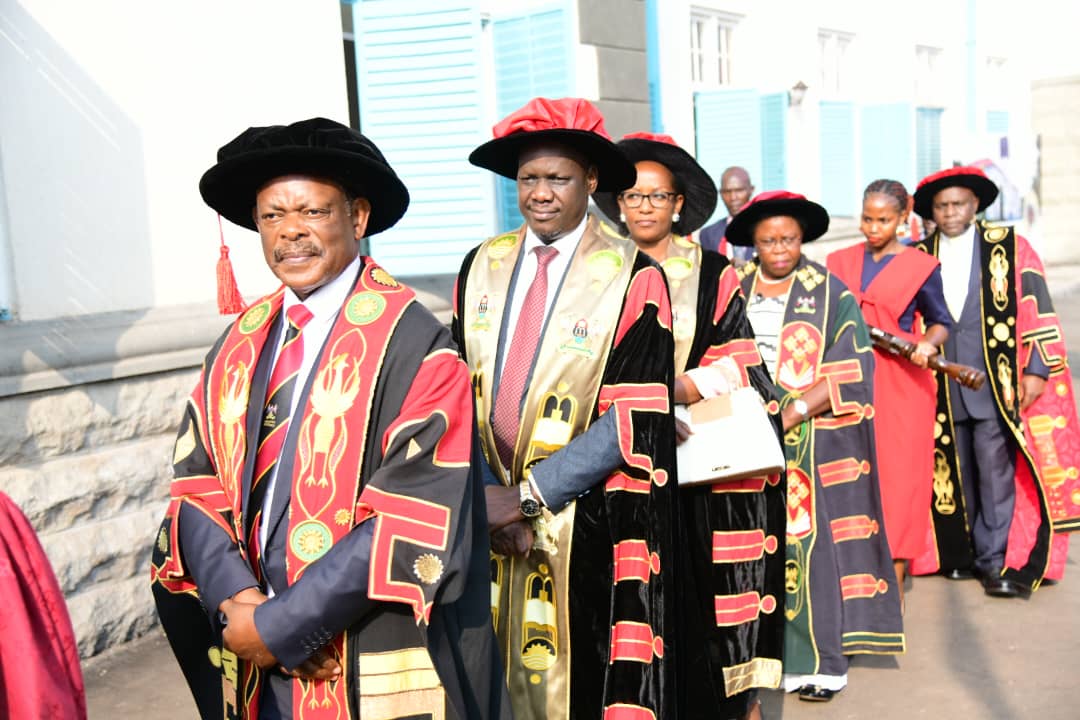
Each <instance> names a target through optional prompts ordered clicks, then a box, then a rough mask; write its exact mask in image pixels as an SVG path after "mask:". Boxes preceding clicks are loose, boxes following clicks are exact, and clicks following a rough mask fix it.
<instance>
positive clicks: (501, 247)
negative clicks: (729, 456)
mask: <svg viewBox="0 0 1080 720" xmlns="http://www.w3.org/2000/svg"><path fill="white" fill-rule="evenodd" d="M524 239H525V229H524V227H522V228H519V229H518V231H517V232H513V233H506V234H504V235H499V236H497V237H494V238H491V239H489V240H487V241H486V242H484V243H483V244H482V245H481V246H480V248H479V249H478V250H477V252H476V255H475V257H474V258H473V262H472V266H471V267H470V268H469V271H468V278H467V281H466V286H465V297H464V302H463V317H462V319H461V320H462V327H463V328H464V336H465V349H466V353H467V356H468V361H469V371H470V372H471V373H472V378H473V387H474V388H475V391H476V406H477V413H476V414H477V422H478V424H479V430H480V438H481V444H482V446H483V449H484V454H485V456H486V457H487V460H488V463H489V464H490V465H491V467H492V469H493V470H494V471H495V473H496V474H497V475H498V476H499V477H500V479H501V480H502V482H503V483H505V484H506V485H514V484H516V483H518V482H520V481H521V480H522V478H523V473H524V469H525V468H527V467H530V466H532V465H534V464H536V463H538V462H540V461H541V460H543V459H544V458H546V457H548V456H549V455H551V454H552V453H554V452H555V451H556V450H558V449H559V448H561V447H563V446H564V445H566V444H567V443H569V442H570V440H571V439H572V438H574V437H576V436H577V435H579V434H581V433H582V432H584V431H585V430H586V429H587V428H588V426H589V423H590V422H591V420H592V415H593V408H594V407H595V406H596V400H597V395H598V394H599V391H600V384H601V381H602V379H603V373H604V368H605V367H606V365H607V360H608V355H609V353H610V351H611V347H612V344H613V340H614V337H615V331H616V328H617V326H618V322H619V317H620V315H621V312H622V306H623V300H624V297H625V295H626V290H627V287H628V285H629V283H630V278H631V271H632V269H633V266H634V259H635V256H636V253H637V248H636V247H635V246H634V244H633V243H632V242H631V241H629V240H626V239H624V238H621V237H619V236H617V235H615V234H614V233H611V232H607V231H605V230H604V229H602V228H601V226H600V224H599V223H598V222H597V221H596V219H595V218H593V217H590V218H589V221H588V225H587V227H586V229H585V233H584V235H583V236H582V238H581V240H580V242H579V243H578V246H577V250H576V251H575V253H574V257H573V258H572V259H571V261H570V267H569V269H568V271H567V273H566V276H565V279H564V280H563V282H562V287H561V288H560V289H559V294H558V296H557V297H556V299H555V302H554V305H553V307H552V309H551V312H550V313H549V314H548V320H547V324H546V327H545V329H544V334H543V337H542V338H541V340H540V346H539V350H538V352H537V358H536V363H535V367H534V369H533V374H532V377H531V378H530V381H529V385H528V390H527V392H526V398H525V404H524V407H523V409H522V413H521V418H522V421H521V427H520V428H519V430H518V436H517V441H516V443H515V446H514V458H513V462H512V463H511V467H510V468H506V467H504V466H503V465H502V462H501V460H500V459H499V454H498V452H496V449H495V436H494V434H493V432H492V428H491V426H490V423H489V422H488V420H489V418H490V417H491V414H492V410H493V408H494V402H493V395H492V389H493V386H494V382H493V377H492V374H493V372H494V368H495V362H496V358H497V353H498V350H499V344H500V339H501V338H500V329H501V327H502V321H503V314H504V312H505V310H506V308H507V306H508V305H509V301H510V298H511V288H510V281H511V278H512V277H513V272H514V267H515V265H516V264H517V262H518V259H519V257H520V255H521V249H522V247H523V245H524ZM529 282H531V278H523V277H522V278H518V287H519V289H521V290H522V291H523V290H524V287H523V286H522V283H525V284H526V285H527V283H529ZM574 510H575V504H574V503H571V504H570V505H568V506H567V507H566V508H564V509H563V510H562V511H561V512H559V513H558V514H553V513H551V512H549V511H548V510H547V509H545V510H544V513H543V516H542V517H541V518H538V521H537V522H536V523H534V526H535V529H536V544H535V545H534V546H533V550H532V552H530V553H529V555H528V556H527V557H525V558H519V557H504V556H501V555H496V554H492V607H491V611H492V618H493V622H494V624H495V630H496V634H497V636H498V638H499V643H500V646H501V647H502V651H503V658H504V662H505V666H506V667H505V669H506V674H507V681H508V685H509V687H510V694H511V698H512V700H513V707H514V713H515V716H516V717H517V718H518V719H519V720H523V719H525V720H527V719H528V718H547V717H567V716H568V715H569V699H570V670H571V668H570V647H569V640H570V626H569V603H568V601H567V592H568V590H569V587H568V585H569V583H568V580H569V574H570V552H571V547H570V544H571V539H572V537H573V524H574Z"/></svg>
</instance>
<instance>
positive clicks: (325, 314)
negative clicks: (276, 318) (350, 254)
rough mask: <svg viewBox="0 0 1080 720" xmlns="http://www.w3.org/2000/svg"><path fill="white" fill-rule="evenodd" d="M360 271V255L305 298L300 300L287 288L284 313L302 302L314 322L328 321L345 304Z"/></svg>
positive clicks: (335, 315)
mask: <svg viewBox="0 0 1080 720" xmlns="http://www.w3.org/2000/svg"><path fill="white" fill-rule="evenodd" d="M359 271H360V256H359V255H358V256H356V257H355V258H353V261H352V262H351V263H349V264H348V265H347V266H346V267H345V269H344V270H342V271H341V273H339V274H338V276H337V277H336V278H334V279H333V280H331V281H330V282H328V283H326V284H325V285H323V286H322V287H320V288H319V289H317V290H316V291H315V292H313V293H311V294H310V295H308V296H307V298H306V299H305V300H300V298H298V297H297V296H296V293H294V292H293V291H292V289H286V291H285V305H284V307H283V308H282V314H284V313H285V312H288V310H289V308H291V307H292V306H293V305H300V304H302V305H303V306H304V307H306V308H307V309H308V310H309V311H310V312H311V315H312V318H311V319H312V321H313V322H326V321H328V320H330V319H332V318H334V317H337V314H338V311H339V310H341V306H342V305H344V304H345V298H347V297H348V296H349V291H350V290H352V286H353V283H354V282H355V281H356V274H357V273H358V272H359Z"/></svg>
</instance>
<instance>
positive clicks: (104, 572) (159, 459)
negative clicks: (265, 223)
mask: <svg viewBox="0 0 1080 720" xmlns="http://www.w3.org/2000/svg"><path fill="white" fill-rule="evenodd" d="M419 295H420V298H421V301H422V302H424V303H425V304H426V305H427V306H428V307H429V308H431V309H432V310H433V311H435V312H436V315H437V316H438V317H439V318H440V319H441V320H443V321H444V322H447V321H448V320H449V303H448V302H447V301H446V300H445V299H443V298H440V297H437V296H435V295H433V294H430V293H424V292H421V293H419ZM226 322H227V319H226V318H222V317H220V316H218V315H217V314H216V312H215V308H213V307H211V306H204V305H195V306H183V307H176V308H170V309H159V310H152V311H147V312H141V313H109V314H106V315H98V316H85V317H82V318H77V319H65V320H56V321H42V322H33V323H22V324H16V325H13V326H8V327H6V328H4V330H3V333H4V335H3V338H4V340H5V342H4V343H3V345H2V346H0V413H2V414H3V417H4V422H3V423H0V491H3V492H6V493H7V494H8V495H10V496H11V497H12V499H13V500H14V501H15V503H16V504H18V505H19V507H21V508H22V510H23V512H25V513H26V515H27V516H28V517H29V518H30V522H31V523H32V524H33V526H34V529H35V530H36V531H37V532H38V535H39V537H40V539H41V543H42V545H43V546H44V548H45V552H46V554H47V555H48V556H49V560H50V561H51V562H52V565H53V569H54V570H55V572H56V576H57V579H58V580H59V582H60V587H61V589H62V590H63V592H64V595H65V597H66V599H67V603H68V610H69V611H70V613H71V620H72V624H73V625H74V627H75V635H76V638H77V640H78V643H79V653H80V655H81V656H82V657H84V658H86V657H91V656H93V655H96V654H98V653H100V652H102V651H103V650H105V649H107V648H109V647H112V646H114V645H117V644H119V643H122V642H125V641H127V640H130V639H133V638H135V637H138V636H140V635H143V634H145V633H146V632H148V631H149V630H150V629H151V628H153V627H154V626H155V625H156V622H157V620H156V616H155V614H154V610H153V604H152V598H151V594H150V583H149V579H150V571H149V567H150V549H151V545H152V542H153V539H154V536H155V530H156V528H157V525H158V523H159V522H160V521H161V518H162V515H163V513H164V510H165V506H166V504H167V498H168V495H169V480H170V478H171V476H172V468H171V458H172V447H173V440H174V433H175V429H176V426H177V424H178V423H179V420H180V415H181V413H182V412H183V406H184V403H185V401H186V400H187V397H188V395H189V394H190V393H191V390H192V388H193V387H194V386H195V382H196V380H197V378H198V371H199V366H200V365H201V363H202V358H203V356H204V354H205V353H206V350H207V348H209V346H210V345H211V344H212V343H213V341H214V339H215V338H216V337H217V336H218V334H219V333H220V332H221V330H222V328H223V327H224V325H225V323H226Z"/></svg>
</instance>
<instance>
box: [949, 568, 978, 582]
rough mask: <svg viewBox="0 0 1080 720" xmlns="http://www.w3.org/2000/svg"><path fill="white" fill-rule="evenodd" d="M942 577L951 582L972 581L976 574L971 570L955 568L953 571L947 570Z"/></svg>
mask: <svg viewBox="0 0 1080 720" xmlns="http://www.w3.org/2000/svg"><path fill="white" fill-rule="evenodd" d="M942 575H944V576H945V577H947V578H948V579H949V580H970V579H971V578H973V577H975V573H973V572H972V571H971V569H970V568H953V569H952V570H946V571H945V572H943V573H942Z"/></svg>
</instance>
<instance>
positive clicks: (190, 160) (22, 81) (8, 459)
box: [0, 0, 348, 656]
mask: <svg viewBox="0 0 1080 720" xmlns="http://www.w3.org/2000/svg"><path fill="white" fill-rule="evenodd" d="M0 88H3V90H2V91H0V93H2V98H3V99H2V100H0V307H3V306H6V304H7V303H11V304H12V305H13V307H14V310H15V313H16V320H15V321H14V322H10V323H5V324H4V325H3V326H2V327H0V339H2V342H0V415H2V416H3V417H4V422H3V423H0V490H2V491H4V492H6V493H8V494H9V495H11V496H12V497H13V498H14V500H15V501H16V503H18V504H19V506H20V507H22V508H23V510H24V511H25V512H26V513H27V515H28V516H29V517H30V519H31V521H32V523H33V524H34V527H35V529H36V530H37V531H38V533H39V535H40V537H41V540H42V544H43V545H44V547H45V549H46V552H47V553H48V555H49V558H50V560H51V561H52V563H53V565H54V568H55V570H56V573H57V576H58V578H59V580H60V584H61V587H62V588H63V590H64V592H65V594H66V596H67V599H68V604H69V608H70V611H71V615H72V619H73V621H74V624H75V630H76V635H77V638H78V642H79V650H80V653H81V654H82V655H83V656H90V655H93V654H95V653H97V652H100V651H101V650H103V649H104V648H106V647H108V646H110V645H113V644H115V643H117V642H121V641H123V640H125V639H128V638H131V637H134V636H136V635H139V634H141V633H143V632H145V631H146V630H147V629H148V628H150V627H151V626H152V625H153V624H154V622H155V620H154V615H153V610H152V607H151V600H150V591H149V568H148V560H149V553H150V550H149V548H150V544H151V543H152V542H153V538H154V529H155V527H156V525H157V523H158V522H159V521H160V518H161V515H162V512H163V510H164V507H165V500H166V497H167V495H168V484H169V478H170V476H171V467H170V462H171V457H172V442H173V433H174V429H175V426H176V423H177V422H178V420H179V417H180V412H181V409H182V406H183V402H184V400H185V399H186V397H187V395H188V394H189V393H190V392H191V389H192V387H193V386H194V383H195V378H196V375H197V372H198V367H199V365H200V363H201V361H202V357H203V355H204V354H205V352H206V349H207V348H208V347H209V345H210V344H211V342H212V341H213V339H214V338H215V337H216V336H217V335H218V333H219V332H220V330H221V328H222V327H223V326H224V324H225V322H226V321H227V318H222V317H219V316H218V315H217V314H216V309H215V307H214V306H213V303H212V299H213V297H214V292H215V286H214V280H215V273H214V266H215V262H216V260H217V254H218V250H217V245H218V228H217V219H216V216H215V214H214V213H213V212H212V211H211V210H210V209H209V208H207V207H206V206H205V205H204V204H203V202H202V199H201V198H200V196H199V193H198V188H197V184H198V180H199V177H200V176H201V174H202V173H203V171H205V170H206V169H207V168H208V167H210V165H212V164H213V162H214V160H215V153H216V151H217V148H218V147H219V146H220V145H222V144H224V143H225V142H227V141H228V140H230V139H231V138H232V137H234V136H235V135H237V134H238V133H239V132H240V131H242V130H243V129H245V128H246V127H248V126H250V125H265V124H274V123H285V122H291V121H293V120H298V119H302V118H305V117H311V116H315V115H322V116H325V117H330V118H334V119H338V120H342V121H346V122H347V121H348V109H347V103H346V93H345V71H344V63H343V51H342V29H341V21H340V13H339V9H338V7H337V3H336V2H313V3H303V4H301V3H298V2H289V1H286V0H244V1H243V2H239V1H238V2H230V3H217V2H211V1H210V0H193V1H192V2H186V3H180V4H176V3H171V4H168V3H148V2H144V1H143V0H103V1H102V2H93V3H57V2H51V1H49V0H19V1H16V0H4V1H3V2H0ZM225 232H226V238H227V240H229V242H230V243H231V245H232V248H233V251H232V257H233V260H234V265H235V268H236V273H237V277H238V281H239V284H240V288H241V289H242V290H243V291H245V293H246V294H247V295H249V296H254V295H258V294H262V293H264V292H267V291H269V290H271V289H273V287H275V286H276V285H277V281H276V280H275V279H274V278H273V276H272V275H271V274H270V272H269V271H268V270H267V268H266V266H265V263H264V261H263V259H262V253H261V250H260V249H259V244H258V241H257V237H256V235H255V234H254V233H251V232H249V231H247V230H243V229H240V228H237V227H234V226H230V225H229V224H228V223H226V229H225Z"/></svg>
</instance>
